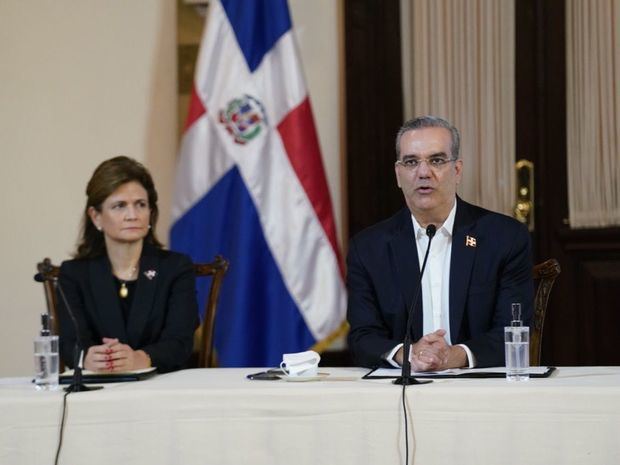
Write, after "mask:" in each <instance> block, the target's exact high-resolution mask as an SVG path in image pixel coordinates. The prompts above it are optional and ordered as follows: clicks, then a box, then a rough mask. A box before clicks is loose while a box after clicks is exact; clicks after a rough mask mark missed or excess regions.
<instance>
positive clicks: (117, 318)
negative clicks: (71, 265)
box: [88, 256, 127, 344]
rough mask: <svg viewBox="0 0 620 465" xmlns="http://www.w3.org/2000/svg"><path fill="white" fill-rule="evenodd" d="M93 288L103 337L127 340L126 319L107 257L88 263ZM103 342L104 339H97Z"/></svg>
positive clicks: (99, 342)
mask: <svg viewBox="0 0 620 465" xmlns="http://www.w3.org/2000/svg"><path fill="white" fill-rule="evenodd" d="M88 273H89V277H90V282H91V290H92V293H93V296H94V298H95V313H96V315H95V317H96V318H97V320H98V323H99V324H98V325H97V327H99V328H102V334H100V336H101V337H118V339H119V340H120V341H121V342H126V341H127V333H126V332H125V321H124V319H123V313H122V310H121V306H120V303H119V301H118V297H117V294H116V286H115V285H114V278H113V277H112V270H111V268H110V263H109V261H108V259H107V257H105V256H103V257H100V258H98V259H96V260H93V261H91V262H90V263H89V265H88ZM96 343H97V344H101V343H102V341H96Z"/></svg>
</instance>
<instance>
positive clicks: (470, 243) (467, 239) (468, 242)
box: [465, 236, 476, 247]
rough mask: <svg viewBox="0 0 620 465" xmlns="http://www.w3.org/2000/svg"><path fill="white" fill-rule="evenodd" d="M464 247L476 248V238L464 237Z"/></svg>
mask: <svg viewBox="0 0 620 465" xmlns="http://www.w3.org/2000/svg"><path fill="white" fill-rule="evenodd" d="M465 246H467V247H476V238H475V237H472V236H466V237H465Z"/></svg>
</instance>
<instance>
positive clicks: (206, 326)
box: [37, 255, 228, 368]
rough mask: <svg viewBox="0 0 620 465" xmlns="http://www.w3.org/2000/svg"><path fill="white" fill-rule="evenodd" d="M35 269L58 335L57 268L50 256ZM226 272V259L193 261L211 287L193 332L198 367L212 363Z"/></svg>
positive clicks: (200, 275) (53, 327) (53, 331)
mask: <svg viewBox="0 0 620 465" xmlns="http://www.w3.org/2000/svg"><path fill="white" fill-rule="evenodd" d="M37 270H38V272H39V273H40V274H41V276H42V277H43V278H45V280H44V281H43V289H44V291H45V301H46V302H47V311H48V313H49V315H50V317H51V319H52V334H58V319H57V315H58V310H57V307H58V301H57V296H56V289H55V288H54V282H53V281H54V280H56V279H57V278H58V275H59V273H60V267H58V266H56V265H53V264H52V262H51V260H50V259H49V258H45V259H44V260H43V261H42V262H40V263H38V264H37ZM226 271H228V261H227V260H225V259H224V258H223V257H222V256H220V255H218V256H216V257H215V259H214V260H213V261H212V262H211V263H194V272H195V273H196V277H199V278H201V277H209V276H210V277H211V278H212V279H211V286H210V287H209V293H208V295H207V301H206V303H205V312H204V319H203V320H202V323H201V325H200V326H199V327H198V329H197V330H196V333H195V335H194V349H195V350H196V353H197V362H196V364H197V366H198V367H200V368H204V367H212V366H215V356H214V351H213V329H214V326H215V313H216V310H217V301H218V297H219V294H220V288H221V286H222V280H223V279H224V275H225V274H226Z"/></svg>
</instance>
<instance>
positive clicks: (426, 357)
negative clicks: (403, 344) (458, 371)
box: [394, 329, 467, 371]
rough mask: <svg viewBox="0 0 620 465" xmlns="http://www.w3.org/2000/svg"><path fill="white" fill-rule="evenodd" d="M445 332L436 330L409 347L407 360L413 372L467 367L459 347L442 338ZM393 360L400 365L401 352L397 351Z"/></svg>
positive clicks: (465, 357)
mask: <svg viewBox="0 0 620 465" xmlns="http://www.w3.org/2000/svg"><path fill="white" fill-rule="evenodd" d="M445 335H446V331H445V330H444V329H438V330H437V331H435V332H433V333H430V334H427V335H425V336H423V337H422V338H420V339H419V340H418V342H416V343H415V344H413V345H412V346H411V351H410V355H409V360H410V361H411V367H412V368H413V370H415V371H440V370H447V369H448V368H460V367H464V366H465V365H467V354H466V353H465V350H464V349H463V348H462V347H460V346H450V345H448V344H447V343H446V340H445V339H444V336H445ZM394 360H395V361H396V362H397V363H398V364H400V365H402V360H403V350H402V348H401V349H399V350H398V352H397V353H396V355H395V356H394Z"/></svg>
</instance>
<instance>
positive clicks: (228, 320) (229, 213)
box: [170, 168, 316, 367]
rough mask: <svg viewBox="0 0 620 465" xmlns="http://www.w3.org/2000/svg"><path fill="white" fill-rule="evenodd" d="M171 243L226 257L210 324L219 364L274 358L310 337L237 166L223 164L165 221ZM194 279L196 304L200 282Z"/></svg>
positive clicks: (202, 288) (202, 291)
mask: <svg viewBox="0 0 620 465" xmlns="http://www.w3.org/2000/svg"><path fill="white" fill-rule="evenodd" d="M170 236H171V237H170V239H171V241H170V242H171V248H172V249H173V250H177V251H179V252H184V253H187V254H188V255H190V256H191V257H192V259H193V260H194V261H196V262H208V261H211V260H212V259H213V257H214V256H215V255H217V254H222V255H223V256H224V257H225V258H227V259H228V260H229V261H230V267H229V269H228V273H227V274H226V277H225V278H224V283H223V285H222V290H221V293H220V300H219V304H218V311H217V316H216V324H215V346H216V350H217V356H218V360H219V365H220V366H228V367H232V366H255V367H262V366H276V365H278V364H279V363H280V361H281V360H282V354H283V353H286V352H299V351H303V350H307V349H308V348H309V347H311V346H312V345H313V344H314V343H315V342H316V341H315V339H314V338H313V337H312V334H311V333H310V331H309V330H308V328H307V326H306V324H305V322H304V320H303V318H302V317H301V313H300V312H299V309H298V308H297V306H296V304H295V302H294V301H293V299H292V298H291V296H290V294H289V292H288V290H287V289H286V287H285V285H284V281H283V279H282V274H281V273H280V270H279V269H278V267H277V265H276V263H275V261H274V259H273V256H272V254H271V251H270V250H269V247H268V246H267V242H266V241H265V236H264V234H263V230H262V228H261V224H260V222H259V219H258V215H257V212H256V207H255V206H254V203H253V202H252V199H251V197H250V195H249V192H248V191H247V188H246V186H245V184H244V183H243V179H242V178H241V175H240V174H239V171H238V169H237V168H233V169H231V170H230V171H229V172H228V173H227V174H226V175H225V176H224V177H223V178H222V179H220V180H219V181H218V182H217V184H216V185H215V186H214V187H213V188H212V189H211V190H210V191H209V192H208V193H207V195H205V196H204V197H203V198H202V199H201V200H200V201H199V202H198V203H197V204H196V205H194V206H193V207H192V208H191V209H190V210H188V211H187V212H186V213H185V215H183V216H182V217H181V218H180V219H179V220H178V221H177V222H176V223H175V224H174V226H173V227H172V230H171V233H170ZM200 281H205V280H199V282H198V283H197V285H198V288H199V290H198V299H199V303H200V306H201V311H202V307H204V302H205V301H206V293H207V290H208V289H207V287H208V284H209V283H207V282H205V283H201V282H200Z"/></svg>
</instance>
